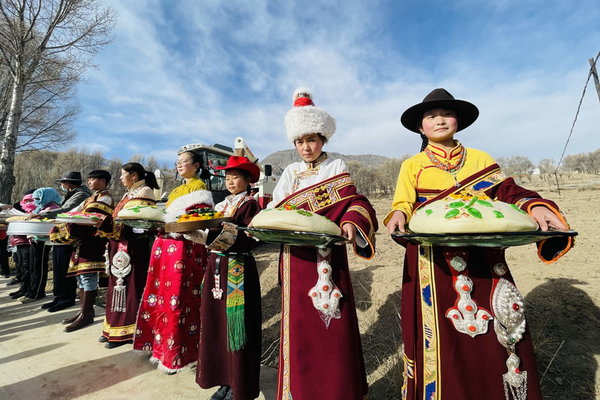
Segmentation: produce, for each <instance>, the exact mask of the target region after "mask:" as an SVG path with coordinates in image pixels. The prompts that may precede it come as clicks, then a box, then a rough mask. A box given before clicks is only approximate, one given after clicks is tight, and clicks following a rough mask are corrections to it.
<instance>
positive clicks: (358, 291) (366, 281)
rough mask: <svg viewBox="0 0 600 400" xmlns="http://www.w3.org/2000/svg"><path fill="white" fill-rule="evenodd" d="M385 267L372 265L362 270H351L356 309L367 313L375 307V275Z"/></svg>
mask: <svg viewBox="0 0 600 400" xmlns="http://www.w3.org/2000/svg"><path fill="white" fill-rule="evenodd" d="M379 268H384V266H383V265H371V266H370V267H367V268H363V269H361V270H351V271H350V275H351V277H352V291H353V292H354V302H355V303H356V308H357V309H358V310H360V311H367V310H368V309H369V308H371V306H372V305H373V302H372V301H371V288H372V287H373V273H374V272H375V271H376V270H378V269H379Z"/></svg>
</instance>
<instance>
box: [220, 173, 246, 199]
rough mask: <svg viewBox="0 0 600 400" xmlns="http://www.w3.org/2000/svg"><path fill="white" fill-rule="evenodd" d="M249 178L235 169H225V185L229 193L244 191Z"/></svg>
mask: <svg viewBox="0 0 600 400" xmlns="http://www.w3.org/2000/svg"><path fill="white" fill-rule="evenodd" d="M249 183H250V179H248V178H246V177H244V175H243V174H242V173H241V172H240V171H237V170H235V169H230V170H227V171H225V186H226V187H227V190H228V191H229V193H232V194H238V193H242V192H245V191H246V189H248V184H249Z"/></svg>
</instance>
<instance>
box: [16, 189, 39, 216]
mask: <svg viewBox="0 0 600 400" xmlns="http://www.w3.org/2000/svg"><path fill="white" fill-rule="evenodd" d="M19 204H20V205H21V208H23V210H24V211H25V212H26V213H31V212H33V210H35V207H36V205H35V203H34V202H33V194H31V193H29V194H26V195H25V196H23V198H22V199H21V201H20V202H19Z"/></svg>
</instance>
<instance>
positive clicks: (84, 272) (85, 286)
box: [53, 169, 114, 332]
mask: <svg viewBox="0 0 600 400" xmlns="http://www.w3.org/2000/svg"><path fill="white" fill-rule="evenodd" d="M110 179H111V176H110V173H109V172H108V171H105V170H102V169H98V170H94V171H91V172H90V173H89V174H88V179H87V185H88V187H89V188H90V189H91V190H93V192H94V193H93V194H92V195H91V196H90V197H89V198H87V199H86V200H85V201H84V202H83V203H82V204H80V205H79V206H78V207H76V208H74V209H73V210H72V211H73V212H84V213H97V214H102V215H103V216H104V217H103V219H102V222H101V224H100V226H92V225H81V224H59V225H58V226H57V227H56V228H55V230H56V233H55V234H54V238H55V239H56V240H71V241H76V244H75V252H74V254H73V256H72V257H71V262H70V263H69V269H68V270H67V276H75V277H76V278H77V285H78V287H79V295H80V299H81V310H80V312H79V313H77V314H76V315H74V316H72V317H70V318H66V319H65V320H64V321H63V323H64V324H69V325H67V327H65V332H73V331H76V330H78V329H81V328H83V327H86V326H88V325H91V324H92V323H93V322H94V302H95V300H96V295H97V293H98V272H103V271H104V270H105V268H106V264H105V258H104V252H105V250H106V243H107V241H108V239H106V238H105V237H103V236H102V231H103V229H105V228H106V225H111V226H112V212H113V207H114V200H113V198H112V196H111V194H110V192H109V191H108V184H109V183H110ZM53 240H54V239H53Z"/></svg>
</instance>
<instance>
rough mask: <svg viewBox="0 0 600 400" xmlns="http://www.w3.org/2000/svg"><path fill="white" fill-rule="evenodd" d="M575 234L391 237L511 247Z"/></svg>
mask: <svg viewBox="0 0 600 400" xmlns="http://www.w3.org/2000/svg"><path fill="white" fill-rule="evenodd" d="M569 236H577V232H575V231H545V232H544V231H525V232H492V233H414V232H407V233H399V232H396V233H392V238H393V239H405V240H408V241H409V242H412V243H418V244H425V245H432V246H446V247H463V246H465V247H466V246H474V247H511V246H523V245H526V244H531V243H535V242H539V241H540V240H544V239H550V238H555V237H569Z"/></svg>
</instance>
